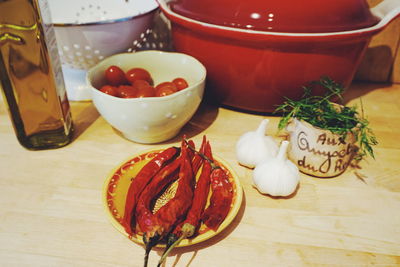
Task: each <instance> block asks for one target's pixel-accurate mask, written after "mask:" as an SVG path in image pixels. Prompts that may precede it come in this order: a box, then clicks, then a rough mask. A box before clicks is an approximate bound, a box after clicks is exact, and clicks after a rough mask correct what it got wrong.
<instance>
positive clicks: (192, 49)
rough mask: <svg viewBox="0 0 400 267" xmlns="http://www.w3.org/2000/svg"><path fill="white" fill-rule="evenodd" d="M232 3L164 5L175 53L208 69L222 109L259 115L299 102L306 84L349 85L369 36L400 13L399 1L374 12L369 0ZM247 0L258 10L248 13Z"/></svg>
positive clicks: (176, 1) (184, 0)
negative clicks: (327, 80) (286, 101)
mask: <svg viewBox="0 0 400 267" xmlns="http://www.w3.org/2000/svg"><path fill="white" fill-rule="evenodd" d="M226 1H227V0H218V1H217V0H202V1H196V0H172V1H166V0H159V4H160V7H161V10H162V11H163V13H164V14H165V15H166V17H167V18H168V19H170V21H171V26H172V36H173V41H174V46H175V49H176V50H177V51H179V52H183V53H186V54H189V55H192V56H194V57H196V58H197V59H199V60H200V61H201V62H202V63H203V64H204V65H205V66H206V68H207V79H208V81H207V87H206V90H207V91H208V93H209V95H211V97H213V98H214V99H216V100H217V101H218V102H219V103H221V104H223V105H227V106H231V107H235V108H239V109H243V110H248V111H256V112H271V111H273V110H275V108H276V106H277V105H279V104H281V103H282V102H283V101H284V98H285V97H289V98H292V99H298V98H300V97H301V95H302V93H303V89H302V86H304V85H307V84H308V83H309V82H310V81H314V80H319V78H320V77H321V76H329V77H331V78H332V79H334V80H335V81H338V82H340V83H342V84H343V85H344V86H348V85H349V83H350V82H351V80H352V78H353V76H354V73H355V71H356V69H357V66H358V64H359V62H360V60H361V58H362V56H363V54H364V52H365V50H366V48H367V46H368V43H369V41H370V39H371V37H372V36H373V35H374V34H376V33H378V32H379V31H381V30H382V29H383V28H384V27H385V26H386V25H387V24H388V23H389V22H390V21H392V20H393V19H395V18H396V17H397V16H399V14H400V1H399V0H385V1H384V2H382V3H381V4H380V5H378V6H377V7H375V8H373V9H371V10H369V9H368V6H367V5H366V4H365V1H364V0H334V1H333V0H332V1H329V2H330V3H329V4H328V3H325V2H324V5H322V6H323V7H320V6H318V5H317V2H319V0H307V1H306V0H304V1H301V3H302V5H298V6H293V5H290V6H289V5H285V4H284V3H285V2H286V1H267V0H252V1H242V0H229V1H228V2H229V3H225V2H226ZM246 2H247V3H248V4H249V3H250V4H251V5H252V8H242V7H243V6H246V4H243V3H246ZM197 3H200V4H197ZM279 3H280V4H279ZM335 3H336V4H335ZM346 3H347V4H348V5H346ZM310 4H314V6H313V8H310ZM279 5H280V6H279ZM326 5H328V8H326ZM235 6H236V7H238V8H234V7H235ZM311 6H312V5H311ZM346 6H347V9H346ZM210 7H212V8H210ZM223 7H226V8H225V11H221V10H224V8H223ZM279 7H280V8H279ZM172 9H174V10H176V12H174V11H173V10H172ZM258 10H268V12H266V13H265V14H261V13H260V12H259V11H258ZM269 10H273V12H275V13H273V12H269ZM295 11H298V12H295ZM178 12H179V14H178ZM218 12H219V13H218ZM279 12H281V13H279ZM297 13H299V14H300V15H301V14H303V16H297V15H298V14H297ZM331 13H334V14H333V15H332V14H331ZM257 14H258V15H257ZM271 14H272V15H271ZM296 14H297V15H296ZM315 14H317V15H315ZM355 14H356V15H355ZM293 16H297V17H295V18H293ZM254 18H262V19H263V21H264V22H262V21H261V22H260V21H259V20H258V19H254ZM268 18H272V21H268ZM280 18H282V19H280ZM274 20H276V22H274ZM252 22H253V23H252ZM272 22H274V23H272ZM279 22H281V23H279ZM315 25H318V26H315ZM307 29H308V31H307ZM289 31H291V32H289Z"/></svg>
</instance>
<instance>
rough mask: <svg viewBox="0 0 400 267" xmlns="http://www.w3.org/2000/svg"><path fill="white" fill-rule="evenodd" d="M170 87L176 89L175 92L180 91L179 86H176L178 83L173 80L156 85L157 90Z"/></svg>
mask: <svg viewBox="0 0 400 267" xmlns="http://www.w3.org/2000/svg"><path fill="white" fill-rule="evenodd" d="M164 87H168V88H170V90H175V92H177V91H178V88H176V85H175V84H174V83H172V82H163V83H160V84H158V85H157V86H156V91H157V90H159V89H160V88H164Z"/></svg>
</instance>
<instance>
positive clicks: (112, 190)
mask: <svg viewBox="0 0 400 267" xmlns="http://www.w3.org/2000/svg"><path fill="white" fill-rule="evenodd" d="M160 151H162V150H161V149H159V150H152V151H147V152H143V153H140V154H138V155H134V156H132V157H131V158H130V159H128V160H127V161H125V162H124V163H122V164H121V165H120V166H118V167H117V168H115V169H114V170H113V171H112V173H111V174H110V175H109V177H108V178H107V180H106V181H105V184H104V188H103V203H104V206H105V208H106V212H107V215H108V216H109V218H110V220H111V224H112V225H113V226H114V227H115V228H117V230H118V231H119V232H121V233H122V234H124V235H125V236H127V237H128V238H130V239H131V240H132V241H134V242H136V243H139V244H143V241H142V236H141V235H138V234H134V235H133V236H129V235H128V233H126V232H125V230H124V227H123V226H122V224H121V220H122V218H123V217H124V212H125V198H126V194H127V192H128V188H129V185H130V180H131V179H132V177H135V176H136V174H137V173H138V172H139V170H140V169H141V168H142V167H143V166H144V165H145V164H146V163H147V162H149V161H150V159H152V158H153V157H154V156H155V155H157V154H158V153H159V152H160ZM214 159H215V160H216V161H217V163H218V164H219V165H220V166H221V167H222V168H223V169H225V170H226V172H227V174H228V176H229V181H230V182H231V183H232V186H233V189H234V196H233V201H232V204H231V209H230V211H229V213H228V215H227V216H226V218H225V220H224V221H223V222H222V224H221V225H220V226H219V228H218V229H217V231H213V230H211V229H209V228H208V227H207V226H205V225H204V224H202V225H201V227H200V229H199V234H198V235H197V236H196V237H194V238H191V239H184V240H182V242H181V243H180V245H179V247H184V246H189V245H193V244H197V243H199V242H202V241H205V240H207V239H209V238H211V237H213V236H215V235H217V234H218V233H220V232H221V231H222V230H224V229H225V228H226V227H227V226H228V225H229V224H230V223H231V222H232V221H233V219H234V218H235V216H236V214H237V213H238V211H239V209H240V205H241V203H242V197H243V189H242V186H241V185H240V182H239V179H238V176H237V175H236V174H235V173H234V171H233V170H232V169H231V168H230V167H229V166H228V164H227V163H226V162H224V161H223V160H222V159H220V158H219V157H216V156H214ZM160 246H163V245H162V244H161V245H160Z"/></svg>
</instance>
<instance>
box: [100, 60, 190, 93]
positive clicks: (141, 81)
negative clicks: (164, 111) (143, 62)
mask: <svg viewBox="0 0 400 267" xmlns="http://www.w3.org/2000/svg"><path fill="white" fill-rule="evenodd" d="M104 75H105V78H106V81H107V84H106V85H103V86H102V87H101V88H100V89H99V90H100V91H101V92H103V93H105V94H108V95H112V96H115V97H120V98H139V97H159V96H166V95H170V94H173V93H175V92H178V91H180V90H183V89H185V88H187V87H188V83H187V82H186V80H185V79H183V78H176V79H174V80H172V81H171V82H162V83H160V84H158V85H157V86H155V87H154V86H153V85H154V83H153V78H152V77H151V75H150V73H149V72H148V71H147V70H145V69H142V68H132V69H130V70H128V71H127V72H126V73H125V72H124V71H123V70H122V69H121V68H119V67H118V66H114V65H113V66H110V67H108V68H107V69H106V71H105V73H104Z"/></svg>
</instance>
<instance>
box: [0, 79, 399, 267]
mask: <svg viewBox="0 0 400 267" xmlns="http://www.w3.org/2000/svg"><path fill="white" fill-rule="evenodd" d="M361 96H362V100H363V106H364V110H365V113H366V115H367V117H368V119H369V120H370V122H371V124H370V125H371V127H372V129H373V130H374V132H375V134H376V136H377V138H378V141H379V145H378V146H377V147H375V153H376V160H372V159H368V160H366V161H364V162H362V164H361V169H359V170H357V172H358V174H359V175H356V174H355V170H354V169H349V170H348V171H347V172H346V173H345V174H343V175H341V176H339V177H337V178H333V179H318V178H312V177H310V176H307V175H301V181H300V187H299V189H298V191H297V192H296V194H295V195H294V196H293V197H291V198H271V197H268V196H264V195H261V194H259V193H258V192H257V191H256V190H255V189H254V188H253V186H252V172H251V171H250V170H249V169H246V168H244V167H241V166H239V165H238V164H237V162H236V159H235V153H234V152H235V143H236V141H237V139H238V137H239V136H240V135H241V134H243V133H244V132H245V131H248V130H252V129H255V128H256V127H257V126H258V124H259V123H260V121H261V119H262V118H263V116H260V115H253V114H245V113H240V112H237V111H232V110H229V109H224V108H215V107H210V106H207V105H203V106H202V107H201V108H200V110H199V111H198V112H197V113H196V115H195V116H194V117H193V118H192V120H191V121H190V122H189V123H188V124H187V125H186V126H185V127H184V129H183V130H182V131H181V133H180V135H179V136H178V137H177V138H175V139H173V140H171V141H169V142H167V143H164V144H162V145H167V144H168V143H170V144H177V143H178V141H179V140H180V138H181V136H182V134H183V133H186V134H187V135H188V136H189V137H191V138H193V140H194V141H195V142H196V143H199V142H200V140H201V138H202V136H203V134H206V135H207V136H208V138H209V139H210V140H211V143H212V145H213V149H214V153H215V154H217V155H218V156H220V157H222V158H224V159H225V160H226V161H227V162H228V163H229V164H230V165H231V167H232V168H233V169H234V170H235V171H236V172H237V174H238V175H239V178H240V181H241V183H242V186H243V190H244V199H243V203H242V206H241V209H240V211H239V213H238V215H237V217H236V218H235V220H234V221H233V223H232V224H231V225H230V226H228V228H227V229H226V230H225V231H223V232H222V233H221V234H219V235H217V236H216V237H214V238H212V239H210V240H208V241H205V242H204V243H200V244H197V245H194V246H191V247H187V248H179V249H176V250H174V251H173V253H172V256H171V257H169V258H168V259H167V261H166V264H165V266H344V265H352V266H372V265H379V266H400V142H399V138H400V123H399V120H400V85H385V84H354V85H352V86H351V88H350V89H349V90H348V93H347V95H346V98H347V100H348V101H349V102H350V104H354V103H359V99H358V98H359V97H361ZM72 113H73V118H74V123H75V139H74V141H73V142H72V143H71V144H69V145H68V146H66V147H64V148H61V149H56V150H47V151H28V150H25V149H24V148H22V147H21V146H20V145H19V144H18V142H17V140H16V138H15V135H14V132H13V129H12V126H11V123H10V120H9V118H8V114H7V111H6V107H5V105H4V102H3V101H1V102H0V188H1V192H0V266H85V267H87V266H142V264H143V255H144V249H143V247H141V246H140V245H137V244H135V243H133V242H132V241H130V240H129V239H128V238H126V237H125V236H123V235H122V234H120V233H119V232H118V231H117V230H116V229H114V227H113V226H112V225H111V223H110V222H109V218H108V217H107V215H106V212H105V208H104V207H103V204H102V187H103V184H104V181H105V179H106V177H107V175H108V174H109V173H110V171H111V170H112V169H113V168H114V167H116V166H117V165H118V164H120V163H121V162H122V161H124V160H125V159H127V158H128V157H130V156H131V155H133V154H135V153H138V152H140V151H142V150H146V149H149V148H156V147H159V145H142V144H136V143H133V142H130V141H128V140H126V139H124V138H122V137H121V136H120V135H118V134H117V133H116V132H115V131H114V130H113V129H112V128H111V127H110V126H109V125H108V124H107V123H106V122H105V121H104V120H103V118H102V117H100V116H99V114H98V113H97V111H96V109H95V108H94V106H93V105H92V103H90V102H86V103H85V102H80V103H72ZM270 119H271V125H270V127H269V133H270V134H272V135H275V134H276V125H277V122H278V120H279V118H278V117H270ZM275 137H276V138H277V139H280V138H281V137H279V136H275ZM360 177H362V179H360ZM159 256H160V251H158V250H156V251H152V252H151V254H150V261H149V266H155V265H156V262H157V261H158V259H159Z"/></svg>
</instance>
